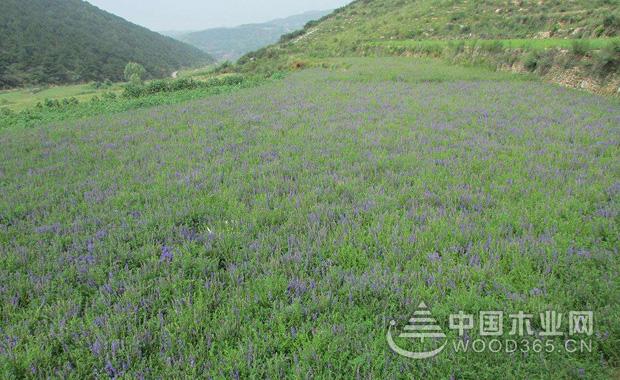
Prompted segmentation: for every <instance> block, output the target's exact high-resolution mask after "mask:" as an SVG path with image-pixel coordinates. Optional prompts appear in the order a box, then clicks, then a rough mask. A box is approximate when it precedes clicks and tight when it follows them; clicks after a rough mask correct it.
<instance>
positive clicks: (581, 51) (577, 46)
mask: <svg viewBox="0 0 620 380" xmlns="http://www.w3.org/2000/svg"><path fill="white" fill-rule="evenodd" d="M570 50H571V53H573V55H575V56H578V57H583V56H584V55H586V54H587V53H588V52H589V51H590V42H588V41H587V40H574V41H572V42H571V45H570Z"/></svg>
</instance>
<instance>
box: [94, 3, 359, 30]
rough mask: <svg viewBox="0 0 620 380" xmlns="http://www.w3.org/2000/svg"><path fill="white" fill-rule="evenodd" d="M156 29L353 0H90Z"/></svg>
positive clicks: (255, 18)
mask: <svg viewBox="0 0 620 380" xmlns="http://www.w3.org/2000/svg"><path fill="white" fill-rule="evenodd" d="M87 1H88V2H90V3H91V4H93V5H96V6H97V7H99V8H101V9H104V10H106V11H108V12H110V13H114V14H115V15H117V16H121V17H122V18H124V19H127V20H129V21H131V22H133V23H135V24H138V25H142V26H146V27H147V28H149V29H152V30H156V31H168V30H200V29H206V28H212V27H218V26H236V25H240V24H247V23H253V22H263V21H269V20H272V19H274V18H281V17H286V16H292V15H295V14H299V13H303V12H306V11H314V10H324V9H332V8H338V7H340V6H343V5H346V4H348V3H350V2H351V1H352V0H87Z"/></svg>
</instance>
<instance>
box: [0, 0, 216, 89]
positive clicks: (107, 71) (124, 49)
mask: <svg viewBox="0 0 620 380" xmlns="http://www.w3.org/2000/svg"><path fill="white" fill-rule="evenodd" d="M0 34H1V35H2V36H3V38H1V39H0V52H2V54H0V88H12V87H19V86H25V85H41V84H68V83H80V82H87V81H104V80H112V81H119V80H122V78H123V69H124V66H125V65H126V64H127V63H128V62H130V61H135V62H138V63H140V64H142V65H143V66H144V67H145V68H146V71H147V75H148V77H152V78H157V77H165V76H168V75H170V73H171V72H172V71H174V70H176V69H179V68H183V67H191V66H196V65H201V64H205V63H209V62H212V58H211V57H209V56H208V55H207V54H206V53H204V52H202V51H200V50H198V49H196V48H194V47H192V46H189V45H187V44H184V43H182V42H179V41H177V40H174V39H173V38H170V37H165V36H162V35H160V34H158V33H156V32H153V31H150V30H148V29H146V28H144V27H141V26H139V25H136V24H133V23H131V22H129V21H127V20H124V19H122V18H121V17H118V16H116V15H113V14H111V13H109V12H106V11H104V10H101V9H100V8H97V7H96V6H94V5H92V4H90V3H88V2H86V1H82V0H55V1H54V2H53V3H50V2H47V1H44V0H3V1H2V3H1V4H0Z"/></svg>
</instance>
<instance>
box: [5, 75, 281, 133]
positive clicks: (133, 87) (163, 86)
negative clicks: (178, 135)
mask: <svg viewBox="0 0 620 380" xmlns="http://www.w3.org/2000/svg"><path fill="white" fill-rule="evenodd" d="M281 77H282V76H273V78H281ZM266 80H267V78H265V77H264V76H241V75H236V74H232V75H224V76H220V77H214V78H211V79H209V80H206V81H201V80H194V79H191V78H181V79H176V80H172V79H169V80H155V81H150V82H147V83H145V84H135V83H129V84H126V85H125V86H124V88H123V91H122V92H121V93H120V94H117V93H116V92H111V91H103V92H100V93H98V95H95V96H93V97H91V98H89V99H88V100H87V101H78V99H77V98H75V97H68V98H57V99H45V100H43V101H41V102H38V103H37V104H36V106H34V107H29V108H26V109H23V110H19V111H13V110H11V109H8V108H0V129H3V128H9V127H31V126H34V125H38V124H42V123H48V122H51V121H65V120H72V119H77V118H81V117H88V116H94V115H102V114H114V113H118V112H123V111H127V110H130V109H136V108H143V107H150V106H155V105H161V104H175V103H180V102H183V101H188V100H191V99H198V98H202V97H206V96H211V95H215V94H222V93H229V92H233V91H235V90H238V89H241V88H249V87H254V86H257V85H258V84H260V83H263V82H265V81H266Z"/></svg>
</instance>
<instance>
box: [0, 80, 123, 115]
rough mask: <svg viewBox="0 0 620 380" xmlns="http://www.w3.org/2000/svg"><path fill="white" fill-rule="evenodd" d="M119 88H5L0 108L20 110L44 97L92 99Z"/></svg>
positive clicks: (2, 92) (86, 86) (93, 86)
mask: <svg viewBox="0 0 620 380" xmlns="http://www.w3.org/2000/svg"><path fill="white" fill-rule="evenodd" d="M121 89H122V88H121V87H120V85H110V86H106V87H105V88H96V87H95V85H94V84H92V83H90V84H80V85H67V86H54V87H42V88H28V89H17V90H6V91H0V108H7V109H11V110H14V111H22V110H25V109H29V108H32V107H34V106H35V105H36V104H37V103H39V102H44V101H45V100H46V99H65V98H76V99H77V100H78V101H81V102H84V101H88V100H90V99H92V97H93V96H96V95H101V94H103V93H105V92H114V93H119V92H120V91H121Z"/></svg>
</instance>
